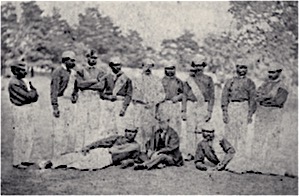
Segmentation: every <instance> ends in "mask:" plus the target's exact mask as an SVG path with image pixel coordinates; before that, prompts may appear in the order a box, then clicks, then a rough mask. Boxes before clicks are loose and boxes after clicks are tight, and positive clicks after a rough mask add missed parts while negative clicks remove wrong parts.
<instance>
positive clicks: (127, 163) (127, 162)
mask: <svg viewBox="0 0 299 196" xmlns="http://www.w3.org/2000/svg"><path fill="white" fill-rule="evenodd" d="M133 166H134V161H130V160H124V161H122V163H121V165H120V168H121V169H126V168H128V167H133Z"/></svg>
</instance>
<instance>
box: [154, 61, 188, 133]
mask: <svg viewBox="0 0 299 196" xmlns="http://www.w3.org/2000/svg"><path fill="white" fill-rule="evenodd" d="M162 64H163V65H164V66H165V76H164V77H163V78H162V85H163V88H164V94H165V98H164V100H163V101H162V102H160V103H158V106H157V108H158V109H157V111H158V116H159V117H163V118H169V119H170V122H169V125H170V126H171V127H172V128H173V129H175V130H176V131H177V133H178V134H179V135H180V134H181V129H182V127H181V126H182V106H181V102H182V100H183V82H182V80H180V79H179V78H178V77H176V67H175V62H174V61H163V62H162Z"/></svg>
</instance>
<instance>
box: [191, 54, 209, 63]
mask: <svg viewBox="0 0 299 196" xmlns="http://www.w3.org/2000/svg"><path fill="white" fill-rule="evenodd" d="M205 60H206V58H205V56H203V55H201V54H196V55H194V57H193V58H192V62H194V64H197V65H198V64H202V63H203V62H205Z"/></svg>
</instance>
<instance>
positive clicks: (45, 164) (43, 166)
mask: <svg viewBox="0 0 299 196" xmlns="http://www.w3.org/2000/svg"><path fill="white" fill-rule="evenodd" d="M51 166H52V163H51V161H42V162H40V163H38V167H39V169H48V168H51Z"/></svg>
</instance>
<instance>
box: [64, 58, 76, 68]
mask: <svg viewBox="0 0 299 196" xmlns="http://www.w3.org/2000/svg"><path fill="white" fill-rule="evenodd" d="M75 65H76V60H75V59H72V58H68V59H67V60H66V61H65V66H66V68H68V69H72V68H74V67H75Z"/></svg>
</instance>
